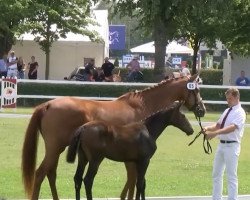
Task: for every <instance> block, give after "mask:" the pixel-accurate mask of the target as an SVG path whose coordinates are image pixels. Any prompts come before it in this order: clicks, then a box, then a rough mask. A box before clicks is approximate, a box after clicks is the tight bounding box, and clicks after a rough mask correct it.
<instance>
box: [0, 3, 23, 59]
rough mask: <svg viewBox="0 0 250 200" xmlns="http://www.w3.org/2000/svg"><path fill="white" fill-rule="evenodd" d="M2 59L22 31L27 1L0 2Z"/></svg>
mask: <svg viewBox="0 0 250 200" xmlns="http://www.w3.org/2000/svg"><path fill="white" fill-rule="evenodd" d="M0 5H1V6H0V58H2V57H3V56H4V55H5V54H8V52H9V51H10V49H11V47H12V45H13V44H14V43H15V39H16V37H15V36H17V35H18V33H20V31H22V27H23V26H22V25H23V22H24V18H25V14H26V13H27V12H26V7H27V0H17V1H16V0H8V1H5V0H0Z"/></svg>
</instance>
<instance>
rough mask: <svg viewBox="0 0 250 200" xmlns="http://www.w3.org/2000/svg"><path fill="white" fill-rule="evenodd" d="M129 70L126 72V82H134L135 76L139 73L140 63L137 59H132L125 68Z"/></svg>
mask: <svg viewBox="0 0 250 200" xmlns="http://www.w3.org/2000/svg"><path fill="white" fill-rule="evenodd" d="M126 67H127V68H128V70H129V72H128V80H129V81H134V79H135V76H136V75H137V74H138V72H140V69H141V68H140V63H139V61H138V57H134V58H133V59H132V60H131V61H130V62H129V63H128V64H127V66H126Z"/></svg>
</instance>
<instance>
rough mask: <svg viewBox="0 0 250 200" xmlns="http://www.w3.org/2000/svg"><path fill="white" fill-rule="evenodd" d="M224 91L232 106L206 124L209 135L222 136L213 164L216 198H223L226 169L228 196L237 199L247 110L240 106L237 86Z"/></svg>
mask: <svg viewBox="0 0 250 200" xmlns="http://www.w3.org/2000/svg"><path fill="white" fill-rule="evenodd" d="M225 95H226V99H227V103H228V107H229V108H227V109H226V110H225V111H224V112H223V114H222V115H221V117H220V119H219V120H218V121H217V123H215V124H213V125H211V126H207V127H205V128H204V131H205V132H206V134H207V136H206V137H207V139H212V138H214V137H217V138H218V139H219V140H220V143H219V145H218V148H217V151H216V154H215V158H214V166H213V200H222V189H223V174H224V171H225V169H226V173H227V186H228V200H237V199H238V197H237V196H238V176H237V168H238V159H239V155H240V143H241V138H242V136H243V132H244V124H245V121H246V113H245V111H244V109H243V108H242V107H241V104H240V93H239V90H238V89H237V88H229V89H228V90H227V91H226V92H225Z"/></svg>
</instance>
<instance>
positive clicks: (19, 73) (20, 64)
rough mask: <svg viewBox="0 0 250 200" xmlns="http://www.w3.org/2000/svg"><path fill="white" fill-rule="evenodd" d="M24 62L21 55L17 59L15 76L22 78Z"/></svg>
mask: <svg viewBox="0 0 250 200" xmlns="http://www.w3.org/2000/svg"><path fill="white" fill-rule="evenodd" d="M24 71H25V63H24V60H23V58H22V57H19V58H18V61H17V78H20V79H24Z"/></svg>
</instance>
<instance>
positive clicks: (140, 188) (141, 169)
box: [135, 159, 150, 200]
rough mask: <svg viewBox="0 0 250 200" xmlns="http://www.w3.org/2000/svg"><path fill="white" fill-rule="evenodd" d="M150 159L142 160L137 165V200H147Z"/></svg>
mask: <svg viewBox="0 0 250 200" xmlns="http://www.w3.org/2000/svg"><path fill="white" fill-rule="evenodd" d="M149 161H150V160H149V159H145V160H142V161H140V162H138V163H137V183H136V198H135V199H136V200H139V199H140V197H141V199H142V200H145V186H146V185H145V184H146V181H145V174H146V171H147V168H148V165H149Z"/></svg>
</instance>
